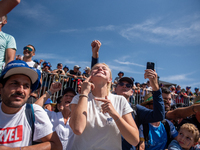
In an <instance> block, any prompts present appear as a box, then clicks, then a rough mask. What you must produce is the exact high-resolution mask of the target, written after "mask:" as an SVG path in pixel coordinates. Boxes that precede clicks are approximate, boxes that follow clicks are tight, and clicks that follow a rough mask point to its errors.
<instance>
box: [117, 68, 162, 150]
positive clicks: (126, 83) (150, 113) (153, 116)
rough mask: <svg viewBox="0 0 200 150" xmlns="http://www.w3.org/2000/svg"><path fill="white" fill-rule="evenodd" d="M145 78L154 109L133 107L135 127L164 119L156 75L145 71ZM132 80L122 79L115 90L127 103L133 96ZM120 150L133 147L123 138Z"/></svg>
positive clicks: (128, 149)
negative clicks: (147, 81) (150, 91)
mask: <svg viewBox="0 0 200 150" xmlns="http://www.w3.org/2000/svg"><path fill="white" fill-rule="evenodd" d="M145 78H149V80H150V85H151V86H152V89H153V99H154V100H153V106H154V109H153V110H150V109H148V108H146V107H144V106H141V105H134V106H133V108H135V111H136V116H134V115H133V117H134V119H135V122H136V124H137V127H139V126H140V125H141V124H144V123H152V122H157V121H161V120H163V119H164V102H163V99H162V96H161V89H159V86H158V82H157V73H156V72H155V71H153V70H150V69H148V70H146V71H145ZM132 86H133V80H132V79H130V78H128V77H122V78H121V79H120V80H119V82H118V84H117V86H116V89H115V92H116V94H117V95H123V96H124V97H125V98H126V99H127V101H129V97H130V96H132V95H133V90H132ZM122 149H123V150H134V149H135V147H133V146H132V145H130V144H129V143H128V142H127V141H126V140H125V139H124V138H122Z"/></svg>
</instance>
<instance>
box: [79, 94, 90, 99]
mask: <svg viewBox="0 0 200 150" xmlns="http://www.w3.org/2000/svg"><path fill="white" fill-rule="evenodd" d="M80 97H87V98H88V96H87V95H85V94H80V95H79V98H80Z"/></svg>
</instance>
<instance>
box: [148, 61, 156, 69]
mask: <svg viewBox="0 0 200 150" xmlns="http://www.w3.org/2000/svg"><path fill="white" fill-rule="evenodd" d="M154 66H155V64H154V63H153V62H147V69H152V70H154Z"/></svg>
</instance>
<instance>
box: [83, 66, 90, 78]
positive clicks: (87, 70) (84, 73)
mask: <svg viewBox="0 0 200 150" xmlns="http://www.w3.org/2000/svg"><path fill="white" fill-rule="evenodd" d="M84 70H85V71H84V72H83V74H82V76H83V78H84V79H86V78H88V77H89V76H90V67H88V66H87V67H85V69H84Z"/></svg>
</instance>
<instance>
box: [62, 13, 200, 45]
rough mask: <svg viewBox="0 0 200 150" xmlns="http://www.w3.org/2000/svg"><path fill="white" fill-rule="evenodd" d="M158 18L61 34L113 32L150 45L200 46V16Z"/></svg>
mask: <svg viewBox="0 0 200 150" xmlns="http://www.w3.org/2000/svg"><path fill="white" fill-rule="evenodd" d="M170 19H171V20H169V19H168V20H166V19H165V17H163V18H161V17H157V18H156V19H148V20H146V21H144V22H142V23H140V24H122V25H121V26H114V25H107V26H100V27H90V28H86V29H79V30H78V29H69V30H61V32H77V31H79V32H83V31H84V32H85V31H97V32H102V31H113V32H117V33H119V34H120V35H121V36H122V37H124V38H126V39H128V40H130V41H133V42H134V41H135V39H137V40H138V39H139V40H143V41H147V42H149V43H159V44H171V45H188V44H189V45H190V44H200V21H199V20H200V15H198V14H193V16H192V15H190V16H183V17H182V18H179V19H177V18H175V19H176V20H173V17H171V18H170Z"/></svg>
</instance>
